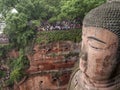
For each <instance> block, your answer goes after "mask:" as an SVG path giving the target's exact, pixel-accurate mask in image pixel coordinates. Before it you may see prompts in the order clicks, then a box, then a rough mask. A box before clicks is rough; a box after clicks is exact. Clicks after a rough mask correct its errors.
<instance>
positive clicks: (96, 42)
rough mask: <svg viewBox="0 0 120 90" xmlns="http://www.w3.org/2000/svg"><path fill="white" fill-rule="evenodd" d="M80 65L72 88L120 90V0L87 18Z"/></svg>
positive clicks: (74, 89) (72, 89)
mask: <svg viewBox="0 0 120 90" xmlns="http://www.w3.org/2000/svg"><path fill="white" fill-rule="evenodd" d="M82 29H83V31H82V46H81V54H80V61H79V67H78V68H77V69H76V70H75V71H74V72H73V74H72V75H71V79H70V83H69V86H68V90H120V0H109V1H107V2H106V3H105V4H102V5H101V6H99V7H97V8H95V9H93V10H91V11H90V12H89V13H88V14H87V15H86V16H85V18H84V20H83V28H82Z"/></svg>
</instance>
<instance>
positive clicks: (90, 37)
mask: <svg viewBox="0 0 120 90" xmlns="http://www.w3.org/2000/svg"><path fill="white" fill-rule="evenodd" d="M87 38H89V39H94V40H96V41H98V42H101V43H103V44H106V42H104V41H102V40H100V39H98V38H95V37H92V36H89V37H87Z"/></svg>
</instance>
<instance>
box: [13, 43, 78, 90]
mask: <svg viewBox="0 0 120 90" xmlns="http://www.w3.org/2000/svg"><path fill="white" fill-rule="evenodd" d="M76 49H77V50H76ZM78 50H79V44H75V43H73V42H70V41H66V42H64V41H63V42H62V41H61V42H53V43H50V44H47V45H45V44H40V45H39V44H38V45H35V46H34V48H33V53H32V54H29V55H27V56H28V59H29V61H30V67H29V69H28V70H26V72H27V73H28V74H29V76H28V78H27V79H26V80H24V81H23V82H22V83H20V84H16V85H15V87H17V88H14V90H66V89H67V84H68V81H69V78H70V74H71V71H72V67H73V66H74V64H75V62H76V61H77V60H78V57H79V56H78V54H76V55H73V56H71V55H69V54H70V53H73V54H74V53H79V51H78Z"/></svg>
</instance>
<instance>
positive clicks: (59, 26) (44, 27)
mask: <svg viewBox="0 0 120 90" xmlns="http://www.w3.org/2000/svg"><path fill="white" fill-rule="evenodd" d="M78 28H81V24H80V23H77V22H75V21H73V22H70V21H61V22H60V21H58V22H56V23H54V24H50V23H48V22H43V23H41V26H40V27H38V31H50V30H70V29H78Z"/></svg>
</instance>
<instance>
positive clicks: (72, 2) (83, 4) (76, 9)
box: [59, 0, 106, 20]
mask: <svg viewBox="0 0 120 90" xmlns="http://www.w3.org/2000/svg"><path fill="white" fill-rule="evenodd" d="M105 1H106V0H63V1H61V5H62V6H61V13H60V15H59V16H60V17H62V18H66V17H67V18H70V19H75V18H78V17H79V18H81V20H82V19H83V17H84V16H85V14H86V13H87V12H89V11H90V10H91V9H93V8H95V7H97V6H98V5H100V4H102V3H104V2H105Z"/></svg>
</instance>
